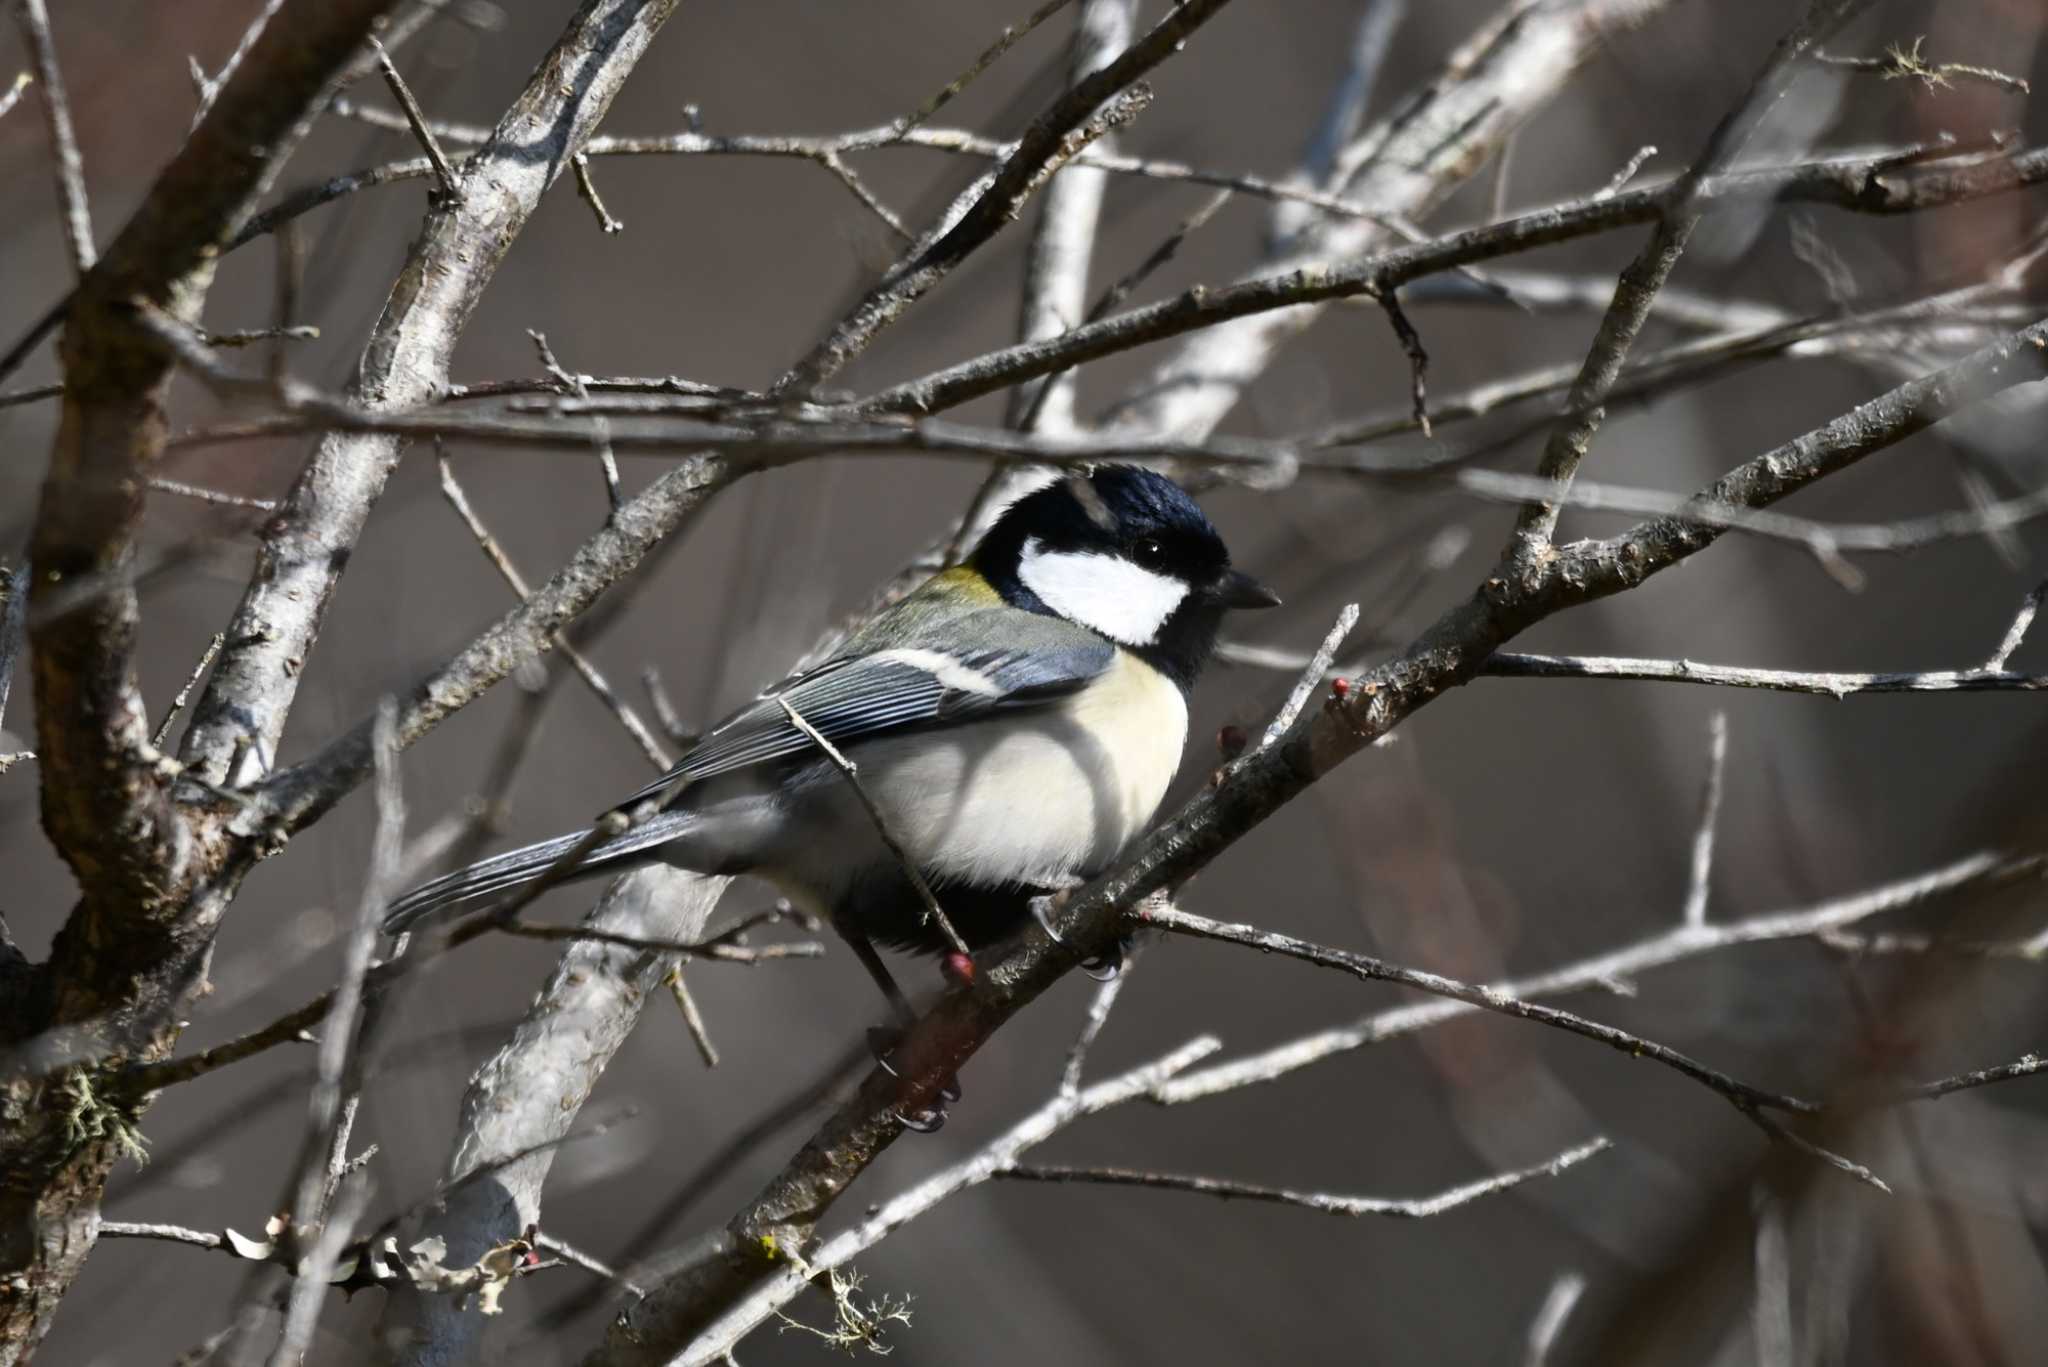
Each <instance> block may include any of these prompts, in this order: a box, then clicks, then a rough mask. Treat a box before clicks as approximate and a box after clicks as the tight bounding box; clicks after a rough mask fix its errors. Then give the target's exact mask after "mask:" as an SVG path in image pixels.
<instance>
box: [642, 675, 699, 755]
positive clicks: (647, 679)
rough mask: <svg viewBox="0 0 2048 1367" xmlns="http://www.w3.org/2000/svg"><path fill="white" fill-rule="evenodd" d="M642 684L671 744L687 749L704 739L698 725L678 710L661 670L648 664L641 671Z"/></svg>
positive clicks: (658, 721)
mask: <svg viewBox="0 0 2048 1367" xmlns="http://www.w3.org/2000/svg"><path fill="white" fill-rule="evenodd" d="M640 686H641V687H642V688H644V689H646V690H647V705H648V706H649V707H652V708H653V709H654V720H655V722H656V723H657V724H659V725H660V727H661V730H662V734H663V735H665V736H667V737H668V740H669V744H671V745H673V746H676V747H677V748H678V749H684V750H687V749H688V748H689V747H690V746H692V745H695V744H696V743H697V742H698V741H699V740H701V739H703V736H702V733H700V732H699V731H698V730H697V728H696V727H694V726H691V725H690V724H689V723H688V722H686V721H684V720H683V714H682V713H680V712H678V711H677V710H676V704H675V700H674V699H673V698H671V697H669V695H668V689H667V687H666V686H665V685H663V683H662V681H661V671H660V670H658V669H656V668H655V667H654V666H653V665H648V666H647V667H646V668H645V669H643V670H641V671H640Z"/></svg>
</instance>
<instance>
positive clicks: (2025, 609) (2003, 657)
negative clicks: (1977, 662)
mask: <svg viewBox="0 0 2048 1367" xmlns="http://www.w3.org/2000/svg"><path fill="white" fill-rule="evenodd" d="M2044 597H2048V579H2043V580H2042V581H2041V582H2040V583H2038V584H2036V585H2034V587H2033V590H2032V591H2031V592H2030V593H2028V594H2027V596H2026V597H2025V598H2024V599H2022V600H2021V602H2020V610H2019V611H2018V612H2016V613H2014V614H2013V619H2012V624H2011V625H2010V626H2008V627H2006V629H2005V635H2004V636H2003V637H2001V638H2000V639H1999V642H1998V649H1996V650H1994V651H1992V652H1991V658H1990V659H1988V660H1986V661H1985V662H1984V672H1985V673H1987V674H2000V673H2003V672H2004V671H2005V666H2006V662H2007V661H2008V660H2010V659H2012V655H2013V652H2014V651H2016V650H2018V649H2019V648H2020V646H2021V644H2023V643H2024V642H2025V641H2026V639H2027V631H2028V629H2029V628H2031V627H2032V626H2033V625H2034V618H2035V616H2036V615H2037V614H2039V612H2040V611H2041V600H2042V599H2043V598H2044Z"/></svg>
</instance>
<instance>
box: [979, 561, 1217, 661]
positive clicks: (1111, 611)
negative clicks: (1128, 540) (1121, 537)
mask: <svg viewBox="0 0 2048 1367" xmlns="http://www.w3.org/2000/svg"><path fill="white" fill-rule="evenodd" d="M1017 578H1018V579H1020V580H1021V581H1023V584H1024V587H1026V588H1028V589H1030V590H1031V591H1032V592H1033V593H1035V594H1037V595H1038V596H1039V597H1040V598H1042V599H1044V600H1045V605H1046V606H1047V607H1049V608H1051V609H1052V610H1053V611H1054V612H1057V613H1058V614H1059V615H1060V616H1062V617H1065V618H1067V619H1068V620H1069V621H1074V622H1079V623H1080V624H1081V625H1082V626H1085V627H1093V628H1094V629H1095V630H1097V631H1099V632H1101V633H1102V634H1103V635H1104V636H1107V637H1109V638H1110V639H1111V640H1112V641H1121V642H1123V643H1124V644H1125V645H1127V646H1145V645H1151V644H1152V643H1153V641H1155V640H1157V639H1158V637H1159V628H1160V627H1162V626H1164V625H1165V624H1166V619H1167V618H1169V617H1171V616H1173V610H1174V609H1175V608H1177V607H1179V606H1180V603H1181V599H1183V598H1185V597H1187V596H1188V586H1187V585H1186V584H1185V583H1183V582H1181V581H1180V580H1178V579H1175V578H1173V577H1172V576H1170V575H1164V574H1156V573H1154V572H1153V571H1151V570H1148V569H1146V568H1145V567H1144V566H1142V565H1134V564H1132V563H1131V562H1130V561H1128V560H1125V559H1122V558H1121V557H1119V556H1113V555H1096V554H1093V553H1089V552H1082V551H1048V550H1046V549H1045V548H1044V546H1043V545H1041V544H1040V542H1039V540H1038V538H1037V537H1035V536H1034V537H1031V538H1029V539H1028V540H1026V541H1025V543H1024V553H1023V554H1022V555H1021V556H1020V557H1019V558H1018V561H1017Z"/></svg>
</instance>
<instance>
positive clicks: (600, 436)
mask: <svg viewBox="0 0 2048 1367" xmlns="http://www.w3.org/2000/svg"><path fill="white" fill-rule="evenodd" d="M577 164H578V165H579V166H581V165H582V162H581V161H580V160H579V161H578V163H577ZM589 198H590V201H591V203H592V204H593V205H596V206H597V210H598V213H599V215H600V216H601V217H604V218H605V219H606V220H607V221H609V218H610V216H609V215H607V214H605V213H604V206H603V205H602V204H599V203H598V201H597V190H596V187H594V186H593V187H591V190H590V195H589ZM606 231H611V230H610V229H607V230H606ZM526 335H527V336H529V337H531V338H533V349H534V350H535V351H538V352H539V353H540V364H541V368H542V369H543V370H545V371H547V373H548V374H549V375H550V376H551V377H553V379H554V380H555V382H556V383H557V384H559V385H561V387H562V388H563V389H565V390H567V391H568V392H569V393H570V394H573V395H574V396H576V397H577V398H579V399H584V400H588V399H589V398H590V385H589V384H588V383H587V382H586V380H585V379H584V377H583V376H582V375H578V374H572V373H571V372H570V371H567V370H565V369H563V368H562V363H561V362H560V361H558V360H556V359H555V350H554V348H553V347H551V346H549V345H548V339H547V334H545V333H541V332H535V331H533V330H531V329H528V331H527V334H526ZM611 432H612V429H611V424H610V423H608V422H606V421H605V420H604V419H603V418H602V417H600V418H597V419H595V420H594V421H592V423H591V425H590V438H591V444H592V445H593V446H595V447H596V448H597V464H598V468H599V469H601V470H603V471H604V494H605V498H606V499H607V500H608V501H609V502H610V503H611V509H612V515H613V516H617V515H618V511H619V509H620V507H622V506H623V505H624V504H625V501H626V497H625V495H624V494H623V493H621V492H620V490H619V460H618V457H617V456H616V455H614V454H613V453H612V440H611ZM664 767H666V766H664Z"/></svg>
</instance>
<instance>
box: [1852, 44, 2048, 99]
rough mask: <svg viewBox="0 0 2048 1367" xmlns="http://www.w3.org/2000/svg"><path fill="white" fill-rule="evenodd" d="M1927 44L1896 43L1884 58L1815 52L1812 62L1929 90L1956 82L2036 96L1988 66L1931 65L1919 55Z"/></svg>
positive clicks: (2020, 82) (2021, 82) (2015, 78)
mask: <svg viewBox="0 0 2048 1367" xmlns="http://www.w3.org/2000/svg"><path fill="white" fill-rule="evenodd" d="M1926 41H1927V38H1926V35H1924V34H1923V35H1921V36H1920V37H1917V38H1915V39H1914V40H1913V46H1912V47H1910V48H1908V47H1905V46H1903V45H1901V44H1899V43H1893V44H1892V45H1891V46H1890V47H1888V48H1886V49H1885V52H1884V56H1882V57H1838V56H1835V55H1833V54H1832V53H1826V52H1816V53H1814V54H1813V60H1814V61H1816V62H1819V63H1820V64H1821V65H1823V66H1832V67H1838V68H1840V69H1842V70H1844V71H1866V72H1869V73H1871V74H1872V75H1876V76H1882V77H1883V78H1884V79H1885V80H1887V81H1895V80H1899V79H1901V78H1907V79H1911V80H1916V81H1918V82H1920V83H1921V84H1922V85H1923V86H1925V87H1926V88H1927V89H1928V90H1930V91H1934V90H1942V89H1946V88H1947V87H1949V86H1951V85H1954V84H1955V83H1956V82H1957V81H1965V82H1972V81H1974V82H1976V83H1978V84H1981V85H1988V86H1992V87H1995V88H1996V89H1999V90H2003V91H2006V92H2008V93H2010V94H2014V95H2028V94H2032V93H2033V87H2032V86H2030V85H2028V84H2027V83H2026V82H2025V81H2024V80H2022V79H2020V78H2019V77H2018V76H2008V75H2006V74H2005V73H2004V72H2003V71H1996V70H1993V69H1992V68H1990V67H1988V66H1970V65H1968V64H1967V63H1963V62H1930V61H1928V60H1927V59H1926V58H1925V57H1923V56H1922V55H1921V54H1920V47H1921V45H1922V44H1923V43H1925V42H1926Z"/></svg>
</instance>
